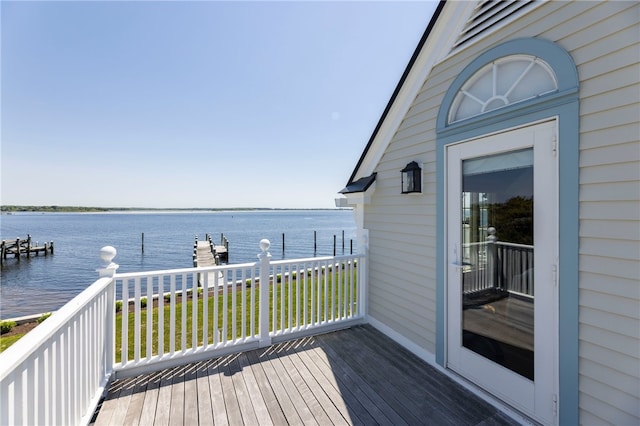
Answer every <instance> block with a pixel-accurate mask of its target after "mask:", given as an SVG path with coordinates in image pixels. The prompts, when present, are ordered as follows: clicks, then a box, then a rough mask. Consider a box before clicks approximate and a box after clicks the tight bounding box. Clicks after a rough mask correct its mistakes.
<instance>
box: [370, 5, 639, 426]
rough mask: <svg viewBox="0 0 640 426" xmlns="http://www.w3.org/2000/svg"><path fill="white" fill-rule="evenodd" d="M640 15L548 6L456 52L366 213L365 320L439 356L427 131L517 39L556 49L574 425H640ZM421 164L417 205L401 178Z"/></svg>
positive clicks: (383, 164) (407, 128)
mask: <svg viewBox="0 0 640 426" xmlns="http://www.w3.org/2000/svg"><path fill="white" fill-rule="evenodd" d="M639 22H640V3H637V2H608V3H605V2H550V3H546V4H544V5H542V6H541V7H538V8H536V9H534V10H533V11H531V12H530V13H529V14H527V15H526V16H523V17H521V18H520V19H519V20H518V21H516V22H512V23H511V24H509V25H506V26H505V27H503V28H501V29H500V30H499V31H497V32H495V33H492V34H489V35H488V36H487V37H485V38H482V39H480V40H479V41H477V42H475V43H474V44H472V45H470V46H468V47H466V48H464V49H462V50H460V51H458V52H456V53H455V54H453V55H451V56H450V57H449V58H447V59H446V60H445V61H443V62H442V63H440V64H438V65H437V66H436V67H434V69H433V71H432V73H431V75H430V76H429V78H428V80H427V81H426V83H425V85H424V86H423V88H422V90H421V91H420V93H419V94H418V96H417V97H416V99H415V102H414V104H413V106H412V107H411V109H410V110H409V112H408V114H407V116H406V117H405V119H404V121H403V123H402V124H401V126H400V128H399V129H398V131H397V133H396V135H395V136H394V138H393V139H392V141H391V143H390V144H389V146H388V148H387V150H386V152H385V153H384V155H383V157H382V159H381V161H380V162H379V164H378V165H377V167H376V172H377V173H378V176H377V182H376V192H375V194H374V196H373V199H372V203H371V204H370V205H368V206H367V207H366V210H365V227H366V228H368V229H369V230H370V241H371V248H370V255H371V262H370V265H371V271H370V285H371V292H370V296H369V297H370V300H369V303H370V304H369V308H370V315H371V316H373V317H374V318H376V319H378V320H379V321H382V322H383V323H385V324H386V325H388V326H389V327H391V328H392V329H394V330H395V331H396V332H398V333H399V334H401V335H403V336H405V337H407V338H409V339H411V340H412V341H413V342H415V343H416V344H417V345H419V346H420V347H422V348H424V349H426V350H427V351H430V352H435V332H436V331H435V330H436V327H435V316H436V315H435V293H436V283H435V270H436V265H435V255H436V247H435V233H436V229H435V226H436V218H435V212H436V207H435V190H436V188H435V170H436V166H435V119H436V116H437V113H438V108H439V106H440V103H441V101H442V98H443V96H444V94H445V92H446V90H447V88H448V87H449V85H450V84H451V83H452V81H453V78H454V77H455V76H456V75H457V74H458V73H459V72H460V71H461V70H462V69H463V68H464V67H465V66H466V65H467V64H468V63H469V62H470V61H471V60H472V59H473V58H475V57H476V56H477V55H479V54H480V53H482V52H483V51H485V50H486V49H488V48H491V47H492V46H494V45H497V44H499V43H502V42H504V41H507V40H510V39H515V38H519V37H540V38H544V39H548V40H552V41H554V42H556V43H558V44H559V45H561V46H562V47H563V48H564V49H566V50H567V51H568V52H569V53H570V54H571V55H572V57H573V58H574V60H575V61H576V65H577V67H578V74H579V78H580V96H581V102H580V188H579V198H580V218H579V221H580V231H579V232H580V235H579V236H580V253H579V279H580V284H579V285H580V293H579V299H580V300H579V303H580V306H579V315H580V335H579V339H580V346H579V351H580V359H579V360H576V362H579V373H580V378H579V391H580V402H579V403H580V421H581V423H583V424H607V423H608V424H636V425H637V424H640V408H639V407H640V260H639V259H640V119H639V117H640V84H639V76H640V58H639V56H640V40H639V39H640V25H639ZM413 160H415V161H418V162H419V163H420V162H422V163H424V172H423V173H424V186H423V194H421V195H411V196H408V195H401V194H400V170H401V169H402V168H403V167H404V166H405V165H406V164H407V163H408V162H409V161H413Z"/></svg>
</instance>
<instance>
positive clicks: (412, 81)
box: [353, 1, 476, 181]
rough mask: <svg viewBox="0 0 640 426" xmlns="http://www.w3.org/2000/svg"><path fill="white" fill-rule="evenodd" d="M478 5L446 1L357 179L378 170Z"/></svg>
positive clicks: (468, 2) (358, 172)
mask: <svg viewBox="0 0 640 426" xmlns="http://www.w3.org/2000/svg"><path fill="white" fill-rule="evenodd" d="M475 5H476V2H473V1H450V2H447V3H446V4H445V6H444V8H443V9H442V11H441V12H440V16H439V17H438V20H437V22H436V24H435V26H434V27H433V29H432V30H431V33H430V34H429V35H428V37H427V40H426V42H425V44H424V46H422V50H421V51H420V53H419V54H418V57H417V58H416V61H415V63H414V64H413V66H412V67H411V70H410V71H409V74H408V76H407V78H406V79H405V81H404V84H403V85H402V87H401V88H400V91H399V92H398V96H397V97H396V99H395V101H394V103H393V105H391V108H390V109H389V113H388V114H387V116H386V119H385V120H384V122H383V123H382V125H381V126H380V129H379V130H378V133H377V134H376V137H375V139H374V140H373V143H372V144H371V146H370V147H369V150H368V152H367V156H366V157H365V158H364V160H363V161H362V164H361V165H360V167H359V168H358V171H357V173H356V175H355V177H354V179H353V180H354V181H355V180H357V179H360V178H362V177H364V176H369V175H370V174H372V173H373V172H374V171H375V168H376V166H377V165H378V163H379V162H380V160H381V159H382V156H383V155H384V153H385V151H386V149H387V147H388V146H389V143H390V142H391V139H392V138H393V136H394V135H395V134H396V132H397V131H398V128H399V127H400V124H402V121H403V120H404V118H405V116H406V115H407V112H408V111H409V108H411V105H412V104H413V101H414V100H415V98H416V96H418V93H419V92H420V89H421V88H422V86H423V85H424V82H425V81H426V80H427V77H428V76H429V74H430V73H431V69H432V68H433V66H434V65H435V64H436V63H438V62H439V61H441V60H442V59H444V58H445V57H446V56H447V55H448V54H449V52H451V49H452V48H453V46H454V44H455V42H456V40H457V38H458V35H459V34H460V32H461V31H462V29H463V28H464V25H465V23H466V21H467V19H469V17H470V16H471V13H472V12H473V9H474V8H475Z"/></svg>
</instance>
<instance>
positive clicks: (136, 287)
mask: <svg viewBox="0 0 640 426" xmlns="http://www.w3.org/2000/svg"><path fill="white" fill-rule="evenodd" d="M133 294H134V296H133V312H134V314H133V324H134V325H133V327H134V329H133V336H134V338H133V359H134V360H135V362H136V364H137V363H139V362H140V278H136V279H134V281H133Z"/></svg>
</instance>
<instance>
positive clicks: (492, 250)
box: [487, 226, 498, 289]
mask: <svg viewBox="0 0 640 426" xmlns="http://www.w3.org/2000/svg"><path fill="white" fill-rule="evenodd" d="M487 234H488V235H487V270H488V271H489V276H488V278H489V283H491V286H492V287H493V288H494V289H496V288H498V247H497V245H496V241H497V240H498V237H496V228H494V227H493V226H490V227H489V228H488V229H487Z"/></svg>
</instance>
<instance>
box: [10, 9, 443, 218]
mask: <svg viewBox="0 0 640 426" xmlns="http://www.w3.org/2000/svg"><path fill="white" fill-rule="evenodd" d="M435 7H436V2H415V1H414V2H395V1H394V2H302V1H298V2H218V1H209V2H146V1H137V2H91V1H85V2H8V1H2V3H1V9H0V13H1V24H2V30H1V31H2V34H1V35H2V41H1V42H2V45H1V61H2V62H1V71H2V74H1V83H2V86H1V96H2V99H1V100H2V103H1V108H2V109H1V118H2V123H1V125H2V128H1V137H2V140H1V144H2V145H1V151H0V154H1V165H2V171H1V179H2V182H1V190H2V192H1V193H0V201H1V203H2V204H18V205H77V206H103V207H162V208H190V207H206V208H208V207H211V208H225V207H273V208H314V207H321V208H326V207H333V206H334V202H333V199H334V198H336V197H337V192H338V191H339V190H340V189H342V188H343V187H344V186H345V184H346V182H347V180H348V178H349V176H350V174H351V172H352V171H353V168H354V166H355V164H356V162H357V160H358V158H359V156H360V154H361V152H362V150H363V149H364V146H365V145H366V143H367V141H368V139H369V137H370V136H371V133H372V132H373V129H374V127H375V125H376V123H377V121H378V120H379V118H380V116H381V114H382V112H383V110H384V108H385V106H386V104H387V102H388V100H389V98H390V97H391V94H392V93H393V90H394V88H395V86H396V84H397V83H398V81H399V79H400V77H401V75H402V72H403V71H404V69H405V67H406V65H407V63H408V62H409V59H410V57H411V55H412V53H413V51H414V49H415V47H416V45H417V43H418V41H419V39H420V37H421V35H422V33H423V32H424V29H425V28H426V25H427V23H428V22H429V19H430V17H431V15H432V13H433V10H434V9H435Z"/></svg>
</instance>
